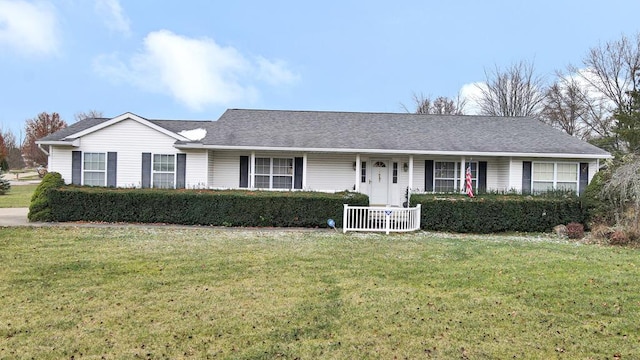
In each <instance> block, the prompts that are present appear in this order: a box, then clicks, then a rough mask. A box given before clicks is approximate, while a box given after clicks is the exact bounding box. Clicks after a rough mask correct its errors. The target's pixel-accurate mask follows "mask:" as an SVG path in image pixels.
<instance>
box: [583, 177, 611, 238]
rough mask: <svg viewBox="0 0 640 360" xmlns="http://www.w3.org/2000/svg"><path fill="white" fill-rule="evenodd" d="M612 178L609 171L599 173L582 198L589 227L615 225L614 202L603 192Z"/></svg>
mask: <svg viewBox="0 0 640 360" xmlns="http://www.w3.org/2000/svg"><path fill="white" fill-rule="evenodd" d="M610 178H611V174H610V172H609V171H604V170H603V171H599V172H597V173H596V174H595V175H594V176H593V179H591V182H590V183H589V185H587V188H586V189H585V191H584V192H583V193H582V195H581V196H580V201H582V206H583V207H584V209H585V216H586V218H585V221H586V223H587V225H589V226H591V225H592V224H608V225H613V223H614V222H615V217H614V214H615V213H616V209H615V206H614V202H613V201H612V200H611V199H608V198H606V197H605V196H603V191H602V189H603V188H604V185H605V183H606V182H607V181H608V179H610Z"/></svg>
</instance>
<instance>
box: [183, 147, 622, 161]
mask: <svg viewBox="0 0 640 360" xmlns="http://www.w3.org/2000/svg"><path fill="white" fill-rule="evenodd" d="M175 147H176V148H178V149H183V150H189V149H200V150H202V149H209V150H243V151H289V152H318V153H349V154H402V155H449V156H492V157H533V158H536V157H545V158H574V159H611V158H613V156H612V155H611V154H575V153H532V152H487V151H436V150H409V149H407V150H395V149H336V148H301V147H281V146H234V145H204V144H202V143H186V144H176V145H175Z"/></svg>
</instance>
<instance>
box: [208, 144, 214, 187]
mask: <svg viewBox="0 0 640 360" xmlns="http://www.w3.org/2000/svg"><path fill="white" fill-rule="evenodd" d="M213 170H214V169H213V151H208V152H207V173H208V174H207V187H213V181H214V177H213V174H214V172H213Z"/></svg>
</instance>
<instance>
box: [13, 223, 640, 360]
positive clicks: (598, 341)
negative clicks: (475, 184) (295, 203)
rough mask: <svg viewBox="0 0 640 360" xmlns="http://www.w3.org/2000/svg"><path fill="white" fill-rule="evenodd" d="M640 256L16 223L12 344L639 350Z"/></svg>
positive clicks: (437, 353) (97, 353)
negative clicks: (26, 225)
mask: <svg viewBox="0 0 640 360" xmlns="http://www.w3.org/2000/svg"><path fill="white" fill-rule="evenodd" d="M532 240H534V241H532ZM638 265H640V259H639V257H638V252H637V250H631V249H620V248H608V247H598V246H583V245H576V244H571V243H567V242H556V243H551V242H548V241H546V239H545V238H528V237H495V236H494V237H490V236H478V237H474V236H456V235H442V234H425V233H421V234H412V235H402V236H384V235H362V234H349V235H346V236H344V235H342V234H336V233H334V232H330V231H326V232H295V231H292V232H287V231H244V230H231V231H220V230H213V229H168V228H98V229H90V228H72V227H69V228H55V229H52V228H33V229H32V228H4V229H0V319H1V320H0V358H31V357H33V358H55V359H58V358H70V357H72V356H73V357H74V358H76V359H77V358H82V357H87V358H99V357H101V356H104V357H105V358H114V357H115V358H136V357H138V358H154V359H155V358H194V359H195V358H198V359H204V358H214V357H215V358H233V359H238V358H240V359H249V358H251V359H253V358H264V359H271V358H277V357H282V358H291V359H294V358H344V359H347V358H384V359H387V358H394V357H397V358H421V357H429V356H431V357H434V358H506V357H509V358H513V357H516V358H555V357H569V358H589V357H593V358H613V357H614V356H615V355H621V356H622V358H631V357H633V354H635V351H636V350H635V349H637V347H638V346H639V345H640V344H639V342H640V335H638V334H640V325H639V324H640V318H639V313H640V311H639V310H640V309H639V307H640V295H639V294H640V283H639V282H638V281H637V273H638Z"/></svg>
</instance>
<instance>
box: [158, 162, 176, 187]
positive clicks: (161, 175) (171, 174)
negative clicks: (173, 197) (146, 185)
mask: <svg viewBox="0 0 640 360" xmlns="http://www.w3.org/2000/svg"><path fill="white" fill-rule="evenodd" d="M175 169H176V156H175V155H162V154H154V155H153V187H154V188H169V189H172V188H174V187H175V178H176V170H175Z"/></svg>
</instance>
